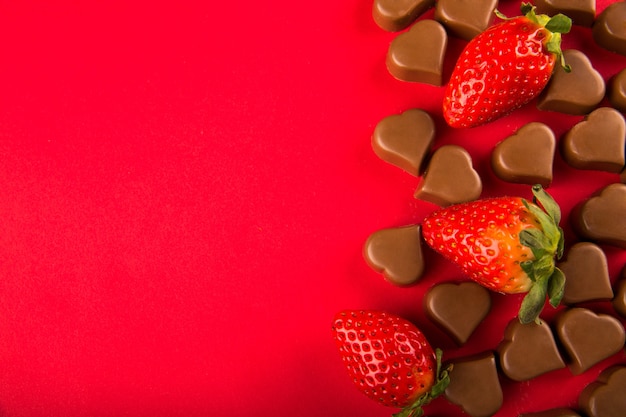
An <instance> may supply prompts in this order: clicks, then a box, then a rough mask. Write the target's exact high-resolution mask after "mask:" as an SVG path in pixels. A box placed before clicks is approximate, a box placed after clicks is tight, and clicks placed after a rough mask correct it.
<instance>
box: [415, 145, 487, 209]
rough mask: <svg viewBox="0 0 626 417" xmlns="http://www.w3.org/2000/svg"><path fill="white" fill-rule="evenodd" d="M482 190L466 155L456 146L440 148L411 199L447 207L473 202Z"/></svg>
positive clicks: (463, 150) (462, 149) (466, 153)
mask: <svg viewBox="0 0 626 417" xmlns="http://www.w3.org/2000/svg"><path fill="white" fill-rule="evenodd" d="M482 190H483V185H482V181H481V179H480V176H479V175H478V173H477V172H476V170H475V169H474V167H473V165H472V157H471V155H470V154H469V152H467V151H466V150H465V149H464V148H462V147H460V146H458V145H444V146H442V147H441V148H439V149H437V150H436V151H435V152H434V153H433V155H432V157H431V159H430V162H429V163H428V167H427V168H426V172H425V174H424V176H423V178H422V181H421V182H420V184H419V185H418V187H417V190H416V191H415V198H418V199H420V200H424V201H429V202H431V203H434V204H437V205H439V206H448V205H451V204H457V203H463V202H466V201H472V200H476V199H477V198H478V197H480V193H481V192H482Z"/></svg>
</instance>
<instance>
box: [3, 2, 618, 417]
mask: <svg viewBox="0 0 626 417" xmlns="http://www.w3.org/2000/svg"><path fill="white" fill-rule="evenodd" d="M53 3H54V4H53ZM608 3H609V1H600V0H599V1H598V11H601V10H602V9H603V8H604V7H606V4H608ZM518 6H519V3H518V2H514V1H502V2H501V6H500V8H501V9H502V11H504V12H505V13H507V14H509V15H514V14H516V13H517V9H518ZM428 16H431V17H432V12H430V14H427V17H428ZM394 36H395V35H394V34H390V33H387V32H384V31H382V30H381V29H379V28H378V27H377V26H376V25H375V24H374V23H373V21H372V19H371V2H370V1H363V0H345V1H339V2H327V3H298V2H293V1H285V0H276V1H273V2H270V3H267V2H257V1H246V0H244V1H243V2H242V3H236V2H234V3H233V2H230V3H227V2H194V1H191V2H186V1H179V2H174V3H171V4H169V5H168V4H161V3H159V2H147V1H146V2H143V1H139V2H122V1H109V2H81V1H71V0H65V1H59V2H7V1H2V2H0V57H1V64H0V416H3V417H9V416H11V417H12V416H24V417H26V416H69V417H73V416H119V415H127V416H148V415H150V416H175V415H180V416H196V415H229V416H244V415H254V416H266V415H292V414H297V415H300V416H339V415H359V416H362V417H365V416H386V415H389V414H390V413H391V412H392V411H393V410H390V409H386V408H384V407H381V406H378V405H376V404H375V403H373V402H372V401H370V400H369V399H367V398H366V397H365V396H363V395H362V394H360V393H359V392H357V390H356V389H355V388H354V387H353V386H352V383H351V382H350V380H349V379H348V377H347V374H346V373H345V371H344V369H343V365H342V364H341V362H340V360H339V357H338V354H337V352H336V349H335V347H334V345H333V342H332V339H331V333H330V325H331V320H332V316H333V315H334V313H335V312H336V311H338V310H340V309H343V308H367V309H369V308H371V309H384V310H387V311H390V312H394V313H396V314H400V315H402V316H404V317H407V318H409V319H411V320H413V321H414V322H416V323H417V324H418V325H419V326H420V327H422V328H423V329H424V331H425V332H426V333H427V335H428V336H429V338H431V340H432V342H433V344H435V345H438V346H441V347H442V348H444V349H445V350H446V355H447V358H453V357H457V356H462V355H466V354H471V353H477V352H481V351H482V350H487V349H493V348H495V347H496V346H497V343H498V342H499V340H500V338H501V335H502V329H503V327H504V325H505V324H506V322H507V321H508V320H509V319H510V318H512V317H513V316H514V314H515V311H516V303H517V302H518V301H519V300H518V299H517V298H516V297H504V296H499V295H495V294H494V296H493V300H494V307H493V309H494V311H495V312H494V314H493V315H492V316H490V318H488V319H487V320H486V321H485V322H484V323H483V325H482V326H481V327H480V328H479V329H478V330H477V334H476V335H475V336H474V338H473V339H472V340H471V341H470V343H469V344H468V345H467V346H466V347H464V348H462V349H456V348H455V347H454V345H453V344H452V342H451V340H450V339H449V338H447V337H446V336H445V335H444V334H443V333H441V332H440V331H438V330H437V329H436V328H435V327H434V326H433V325H432V324H430V323H429V322H428V320H427V319H426V318H425V317H424V315H423V312H422V308H421V297H422V295H423V294H424V291H425V290H426V289H427V288H428V287H429V286H430V285H432V284H433V283H435V282H439V281H443V280H449V279H457V278H459V275H458V271H457V270H455V269H454V268H450V267H449V265H447V264H446V263H445V262H444V261H443V260H442V259H440V258H439V257H437V256H434V255H433V254H431V253H427V261H428V271H427V274H426V276H425V277H424V278H423V279H422V281H421V282H420V283H418V284H417V285H415V286H412V287H410V288H397V287H393V286H392V285H391V284H389V283H387V282H386V281H384V279H383V278H382V276H381V275H379V274H377V273H376V272H374V271H372V270H371V269H370V268H369V267H367V266H366V264H365V262H364V261H363V258H362V255H361V249H362V245H363V243H364V241H365V239H366V238H367V236H369V234H370V233H372V232H374V231H376V230H379V229H381V228H387V227H395V226H402V225H407V224H413V223H416V222H419V221H420V220H421V219H422V218H423V216H424V215H425V214H426V213H428V212H430V211H431V210H432V209H433V208H434V206H432V205H429V204H427V203H424V202H420V201H417V200H415V199H414V198H413V191H414V189H415V188H416V186H417V184H418V182H419V179H418V178H414V177H411V176H409V175H408V174H405V173H403V172H401V171H400V170H399V169H397V168H395V167H393V166H391V165H388V164H386V163H384V162H382V161H381V160H379V159H378V158H377V157H376V156H375V155H374V153H373V152H372V150H371V146H370V136H371V132H372V130H373V128H374V126H375V125H376V123H377V122H378V121H379V120H380V119H382V118H383V117H386V116H388V115H391V114H396V113H399V112H402V111H404V110H407V109H409V108H413V107H418V108H422V109H425V110H427V111H429V112H430V113H431V114H433V116H434V117H435V119H436V122H437V125H438V129H439V134H438V139H437V142H436V145H435V146H440V145H442V144H445V143H457V144H460V145H462V146H465V147H466V148H467V149H468V150H469V151H470V152H471V153H472V155H473V157H474V163H475V165H476V167H477V169H478V170H479V172H480V173H481V175H482V176H483V181H484V183H485V191H484V193H483V194H484V196H490V195H501V194H506V193H509V194H511V193H514V194H520V195H523V196H526V197H528V196H529V193H528V189H527V187H523V186H511V185H508V184H505V183H503V182H501V181H500V180H497V179H496V178H495V177H494V176H493V175H492V174H491V173H490V170H489V166H488V165H489V154H490V150H491V148H492V147H493V145H494V144H495V143H497V142H498V141H500V140H502V139H503V138H505V137H506V136H508V135H510V134H511V133H513V132H514V131H515V130H516V129H517V128H519V127H521V126H522V125H523V124H524V123H527V122H529V121H543V122H545V123H548V124H549V125H550V126H551V127H552V128H553V129H554V131H555V133H557V135H561V134H562V133H563V132H564V131H565V130H567V128H569V127H570V126H571V125H573V124H574V123H575V122H576V121H579V120H580V119H581V117H577V116H576V117H574V116H562V115H557V114H554V113H548V112H539V111H537V110H536V109H535V108H534V105H533V104H531V105H529V106H528V107H527V108H525V109H524V110H523V111H518V112H516V113H515V114H514V115H512V116H510V117H507V118H505V119H502V120H500V121H498V122H495V123H493V124H491V125H488V126H485V127H481V128H476V129H474V130H471V131H467V130H462V131H452V130H451V129H449V128H446V127H445V126H444V124H443V122H442V120H441V117H440V116H439V114H438V112H439V106H440V103H441V97H442V89H441V88H435V87H430V86H424V85H418V84H408V83H403V82H400V81H397V80H395V79H393V78H392V77H391V76H390V75H389V74H388V72H387V70H386V68H385V64H384V60H385V54H386V51H387V47H388V45H389V42H390V41H391V39H393V37H394ZM463 44H464V43H463V42H462V41H459V40H454V39H451V40H450V48H449V54H448V59H447V63H446V74H448V75H449V72H450V69H451V65H452V64H453V62H454V57H455V56H456V54H458V52H459V51H460V48H461V47H462V46H463ZM565 46H566V47H575V48H578V49H581V50H583V51H584V52H585V53H586V54H587V55H588V56H590V57H591V58H592V59H593V62H594V65H595V66H596V68H597V69H598V70H600V71H601V73H602V75H603V76H604V77H605V79H607V80H608V79H609V78H610V77H611V76H612V75H614V74H615V73H616V72H617V71H618V70H619V69H621V68H623V67H624V66H625V65H626V59H625V57H622V56H618V55H616V54H613V53H610V52H607V51H604V50H602V49H600V48H598V47H597V46H595V45H594V44H593V42H592V40H591V38H590V32H589V29H582V28H575V29H574V32H573V33H572V34H571V36H570V37H569V38H568V39H567V40H566V44H565ZM616 181H618V177H617V175H614V174H603V173H594V172H588V171H577V170H574V169H572V168H569V167H567V166H566V164H565V163H564V162H563V161H562V160H561V159H560V157H558V156H557V160H556V174H555V181H554V184H553V186H552V187H551V189H550V191H551V192H552V194H553V195H554V196H555V198H556V199H557V200H558V201H559V202H560V203H561V204H562V207H563V210H564V212H565V214H567V213H568V212H569V210H570V209H571V207H572V206H573V204H574V203H575V202H577V201H579V200H580V199H581V198H584V197H586V196H588V195H590V194H591V193H592V192H594V191H596V190H597V189H599V188H600V187H601V186H603V185H606V184H608V183H611V182H616ZM565 226H566V231H567V233H568V239H569V241H568V242H569V244H571V243H572V242H573V241H575V237H574V236H573V235H572V233H571V231H570V230H569V228H568V227H567V225H565ZM607 254H608V256H609V262H610V272H611V277H612V279H613V280H615V279H617V276H618V273H619V270H620V269H621V267H622V266H623V265H624V264H625V263H626V255H625V253H624V251H623V250H616V249H611V248H607ZM598 308H599V309H601V310H602V309H606V308H607V307H606V305H600V306H599V307H598ZM549 314H551V312H548V315H549ZM613 362H620V363H624V362H626V359H625V358H624V355H623V354H620V355H617V357H614V358H611V359H610V360H609V361H608V362H606V363H603V364H601V365H598V366H596V367H594V368H593V369H592V370H590V371H588V372H587V373H585V374H584V375H582V376H580V377H577V378H573V377H572V376H571V374H570V373H569V371H568V370H562V371H556V372H553V373H551V374H550V375H547V376H545V377H540V378H538V379H537V380H536V381H533V383H532V384H527V383H522V384H514V383H510V382H507V381H504V380H503V384H504V386H505V396H506V399H507V404H506V405H505V406H504V407H503V409H502V410H501V412H500V413H498V416H512V415H516V413H517V412H519V411H530V410H539V409H542V408H547V407H552V406H563V405H570V406H572V405H574V404H575V402H576V398H577V395H578V392H579V391H580V389H582V387H583V386H584V385H585V384H586V383H587V382H589V381H591V380H592V379H594V378H595V376H597V374H598V372H599V371H600V370H601V369H602V368H603V367H605V366H606V365H607V363H613ZM554 380H558V381H561V382H559V384H560V385H559V387H560V388H559V389H558V390H557V391H555V390H554V388H550V389H548V387H549V386H550V384H552V382H553V381H554ZM429 412H430V415H433V416H434V415H439V416H443V415H446V416H453V415H460V411H458V408H456V407H453V406H450V405H448V404H447V403H446V401H445V400H443V399H439V400H437V401H436V402H435V403H433V404H432V405H431V406H430V408H429Z"/></svg>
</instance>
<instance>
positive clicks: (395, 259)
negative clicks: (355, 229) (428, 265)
mask: <svg viewBox="0 0 626 417" xmlns="http://www.w3.org/2000/svg"><path fill="white" fill-rule="evenodd" d="M363 257H364V258H365V261H366V262H367V264H368V265H369V266H370V267H371V268H372V269H374V270H375V271H377V272H380V273H382V274H383V275H384V277H385V278H386V279H387V280H388V281H389V282H391V283H392V284H395V285H409V284H413V283H414V282H416V281H417V280H419V279H420V278H421V277H422V273H423V272H424V258H423V255H422V238H421V235H420V226H419V225H415V226H404V227H396V228H389V229H382V230H379V231H376V232H374V233H372V234H371V235H370V236H369V237H368V239H367V241H366V242H365V245H364V246H363Z"/></svg>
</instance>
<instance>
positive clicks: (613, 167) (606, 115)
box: [561, 107, 626, 173]
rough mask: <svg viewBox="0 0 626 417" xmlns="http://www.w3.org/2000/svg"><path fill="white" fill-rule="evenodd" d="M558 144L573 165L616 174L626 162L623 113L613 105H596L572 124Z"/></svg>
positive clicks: (564, 157) (564, 156)
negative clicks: (579, 120)
mask: <svg viewBox="0 0 626 417" xmlns="http://www.w3.org/2000/svg"><path fill="white" fill-rule="evenodd" d="M599 139H601V140H599ZM561 145H562V146H561V154H562V155H563V159H565V161H566V162H567V163H568V164H569V165H571V166H573V167H574V168H578V169H593V170H598V171H607V172H615V173H620V172H622V169H624V164H625V163H626V161H625V155H624V153H625V148H626V122H625V121H624V116H622V114H621V113H620V112H618V111H617V110H615V109H613V108H610V107H600V108H599V109H596V110H594V111H592V112H591V113H590V114H589V115H588V116H587V117H586V118H585V119H584V120H583V121H581V122H579V123H577V124H576V125H574V126H573V127H572V128H571V129H570V130H569V131H568V132H567V133H566V134H565V136H564V137H563V140H562V141H561Z"/></svg>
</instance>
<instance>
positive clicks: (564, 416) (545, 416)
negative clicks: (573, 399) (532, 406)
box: [519, 408, 580, 417]
mask: <svg viewBox="0 0 626 417" xmlns="http://www.w3.org/2000/svg"><path fill="white" fill-rule="evenodd" d="M519 417H580V414H578V413H577V412H575V411H573V410H570V409H569V408H553V409H551V410H545V411H536V412H533V413H524V414H520V416H519Z"/></svg>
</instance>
